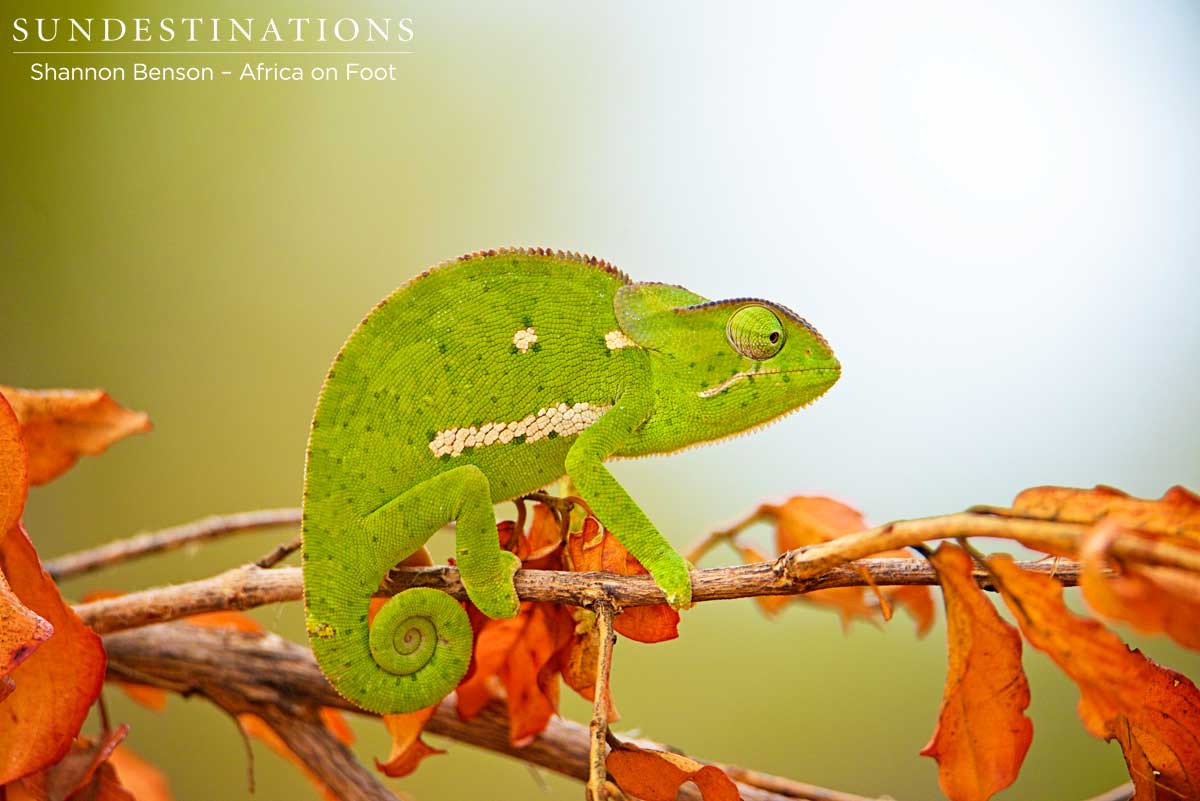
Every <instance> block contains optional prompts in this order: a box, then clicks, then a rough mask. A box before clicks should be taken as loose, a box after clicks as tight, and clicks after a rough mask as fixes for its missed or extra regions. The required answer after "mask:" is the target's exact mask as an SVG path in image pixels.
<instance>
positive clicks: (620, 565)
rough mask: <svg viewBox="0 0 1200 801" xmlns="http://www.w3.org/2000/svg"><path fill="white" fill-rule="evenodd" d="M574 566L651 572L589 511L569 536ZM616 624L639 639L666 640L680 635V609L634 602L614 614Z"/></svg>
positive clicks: (627, 573) (621, 631) (581, 569)
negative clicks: (577, 528) (602, 527)
mask: <svg viewBox="0 0 1200 801" xmlns="http://www.w3.org/2000/svg"><path fill="white" fill-rule="evenodd" d="M567 553H568V555H569V557H570V565H571V569H572V570H574V571H576V572H585V571H588V572H590V571H598V572H605V573H617V574H620V575H622V576H644V575H647V574H648V573H649V571H648V570H646V568H645V567H643V566H642V563H641V562H639V561H638V560H637V559H636V558H634V556H633V554H631V553H629V551H627V550H626V549H625V546H624V545H622V544H621V543H620V542H619V541H618V540H617V538H616V537H614V536H613V535H612V534H610V533H609V532H608V531H602V530H601V528H600V521H598V520H597V519H596V518H594V517H592V516H591V515H588V517H586V518H585V519H584V521H583V526H582V528H581V529H580V530H579V531H574V532H571V535H570V536H569V537H568V538H567ZM613 628H614V629H616V631H617V633H618V634H622V635H624V636H626V637H628V638H629V639H631V640H637V641H638V642H663V641H665V640H673V639H675V638H676V637H678V636H679V613H678V612H676V611H675V610H674V609H672V608H671V607H670V606H668V605H666V604H656V605H655V606H631V607H629V608H628V609H625V610H623V611H622V612H621V614H619V615H617V616H616V617H614V618H613Z"/></svg>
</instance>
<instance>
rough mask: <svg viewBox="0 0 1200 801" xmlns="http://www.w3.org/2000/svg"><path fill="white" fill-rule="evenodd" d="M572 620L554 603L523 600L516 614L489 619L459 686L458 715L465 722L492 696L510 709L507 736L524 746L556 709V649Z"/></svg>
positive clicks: (568, 633) (568, 634) (569, 630)
mask: <svg viewBox="0 0 1200 801" xmlns="http://www.w3.org/2000/svg"><path fill="white" fill-rule="evenodd" d="M573 629H574V624H573V622H572V620H571V616H570V613H569V612H567V611H566V610H565V609H564V608H562V607H561V606H559V605H558V604H536V603H530V602H525V603H522V604H521V611H520V614H518V615H517V617H515V618H508V619H501V620H488V621H487V622H486V623H485V624H484V626H483V629H482V630H481V631H480V632H479V634H478V635H477V636H476V637H475V669H474V671H472V672H471V673H470V674H468V676H467V678H466V679H464V680H463V682H462V683H461V684H459V685H458V689H457V691H456V692H457V698H458V714H459V716H460V717H462V718H463V719H464V720H469V719H470V718H472V717H474V716H475V715H476V714H478V713H479V710H481V709H482V708H483V707H484V706H485V705H486V704H487V703H488V702H489V701H490V700H491V699H492V698H496V697H503V698H504V699H505V703H506V704H507V707H508V718H509V740H510V741H511V742H512V743H513V744H514V745H518V746H519V745H522V744H525V743H527V742H529V741H530V740H531V739H533V737H535V736H536V735H537V734H539V733H540V732H541V731H542V730H543V729H545V728H546V724H547V723H548V722H549V721H550V718H551V717H552V716H553V715H554V714H556V713H557V711H558V672H557V670H558V659H557V658H556V657H557V655H558V652H559V651H560V650H561V649H562V647H563V646H564V645H566V644H567V642H568V641H569V640H570V638H571V636H572V631H573Z"/></svg>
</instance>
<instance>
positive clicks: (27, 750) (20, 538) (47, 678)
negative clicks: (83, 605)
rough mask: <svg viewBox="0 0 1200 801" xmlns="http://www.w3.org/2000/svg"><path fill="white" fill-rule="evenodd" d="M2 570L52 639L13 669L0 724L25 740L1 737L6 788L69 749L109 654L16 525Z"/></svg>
mask: <svg viewBox="0 0 1200 801" xmlns="http://www.w3.org/2000/svg"><path fill="white" fill-rule="evenodd" d="M0 572H2V573H4V575H5V576H6V577H7V578H8V582H9V585H10V586H11V589H12V591H13V593H15V595H16V596H17V598H19V599H20V601H21V603H22V604H24V605H25V606H26V607H28V608H29V609H31V610H33V612H34V613H36V614H37V615H38V616H39V617H41V618H43V619H44V620H46V621H48V622H49V623H50V625H51V626H53V627H54V635H53V636H52V637H50V639H48V640H46V641H45V642H43V643H41V644H40V645H39V646H38V648H37V650H36V651H34V652H33V653H32V654H31V655H30V656H28V658H26V659H25V660H24V661H23V662H22V663H21V664H20V665H18V666H17V667H16V668H14V669H13V670H12V671H11V672H10V673H9V676H11V678H12V679H13V681H14V683H15V685H16V687H15V689H14V690H13V691H12V692H11V693H10V694H9V695H8V697H6V698H5V699H4V700H3V701H0V720H4V721H5V728H8V727H9V726H11V727H12V730H13V731H19V732H20V733H21V736H20V737H0V784H5V783H7V782H10V781H12V780H14V779H16V778H19V777H21V776H26V775H28V774H30V773H33V772H35V771H38V770H41V769H42V768H44V767H46V766H47V765H51V764H53V763H55V762H57V761H58V760H59V759H61V758H62V757H63V756H65V755H66V754H67V752H68V751H69V750H70V749H71V744H72V743H73V742H74V741H75V736H76V735H77V734H78V733H79V727H80V726H81V725H82V724H83V720H84V718H85V717H86V716H87V711H88V708H89V707H90V706H91V705H92V702H93V701H95V700H96V696H98V695H99V694H100V688H101V685H102V683H103V681H104V667H105V656H104V648H103V646H102V645H101V644H100V638H99V637H98V636H96V634H95V633H94V632H93V631H92V630H91V629H89V628H88V627H87V626H85V625H84V624H83V622H82V621H81V620H80V619H79V617H78V616H77V615H76V614H75V612H74V611H73V610H72V609H71V607H70V606H68V605H67V603H66V602H65V601H63V598H62V595H60V594H59V592H58V587H57V586H55V584H54V581H53V580H52V579H51V578H50V576H49V575H48V574H47V573H46V572H45V571H44V570H42V566H41V563H40V562H39V561H38V557H37V552H36V551H34V549H33V543H32V542H30V541H29V537H28V536H27V535H26V534H25V530H24V529H23V528H22V527H21V526H20V525H19V524H18V525H17V526H16V527H15V528H14V530H13V531H10V532H9V534H8V536H7V537H5V538H4V540H3V541H0Z"/></svg>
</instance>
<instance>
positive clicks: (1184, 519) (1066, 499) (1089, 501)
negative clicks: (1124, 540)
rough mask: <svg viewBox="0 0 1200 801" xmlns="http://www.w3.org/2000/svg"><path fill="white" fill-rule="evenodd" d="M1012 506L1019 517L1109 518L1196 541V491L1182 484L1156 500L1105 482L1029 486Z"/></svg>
mask: <svg viewBox="0 0 1200 801" xmlns="http://www.w3.org/2000/svg"><path fill="white" fill-rule="evenodd" d="M1012 509H1013V511H1014V512H1015V513H1017V514H1018V515H1020V516H1021V517H1032V518H1036V519H1039V520H1057V521H1059V522H1063V523H1097V522H1099V521H1100V520H1102V519H1109V520H1112V521H1115V522H1118V523H1121V524H1122V525H1124V526H1125V527H1126V528H1130V529H1137V530H1139V531H1147V532H1151V533H1154V534H1162V535H1166V536H1172V537H1181V538H1184V539H1187V540H1191V541H1193V542H1200V495H1196V493H1194V492H1191V491H1190V490H1187V489H1185V488H1184V487H1178V486H1176V487H1171V488H1170V489H1169V490H1167V491H1166V492H1165V493H1163V496H1162V497H1161V498H1159V499H1157V500H1150V499H1144V498H1134V497H1132V496H1130V495H1127V494H1126V493H1124V492H1122V491H1121V490H1119V489H1115V488H1113V487H1105V486H1097V487H1094V488H1093V489H1090V490H1089V489H1074V488H1072V487H1033V488H1031V489H1027V490H1025V491H1024V492H1022V493H1020V494H1019V495H1017V497H1016V498H1015V499H1014V500H1013V505H1012Z"/></svg>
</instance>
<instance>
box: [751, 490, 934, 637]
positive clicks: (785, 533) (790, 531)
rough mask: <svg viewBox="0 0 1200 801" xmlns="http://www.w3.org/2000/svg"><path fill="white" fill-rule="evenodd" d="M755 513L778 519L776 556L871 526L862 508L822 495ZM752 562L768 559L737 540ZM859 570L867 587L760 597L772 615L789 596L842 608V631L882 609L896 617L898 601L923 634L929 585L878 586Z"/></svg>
mask: <svg viewBox="0 0 1200 801" xmlns="http://www.w3.org/2000/svg"><path fill="white" fill-rule="evenodd" d="M755 516H756V517H757V518H759V519H762V520H767V521H771V522H773V523H774V524H775V547H776V555H778V554H782V553H784V552H786V551H791V550H795V549H797V548H803V547H805V546H807V545H816V544H818V543H822V542H829V541H830V540H834V539H837V538H838V537H843V536H845V535H847V534H853V533H855V532H858V531H862V530H863V529H865V528H867V522H866V520H864V519H863V516H862V513H861V512H859V511H858V510H857V509H854V508H853V507H851V506H847V505H846V504H844V503H842V502H840V501H835V500H833V499H832V498H825V497H822V496H808V495H797V496H794V497H791V498H788V499H787V500H786V501H784V502H783V503H782V504H769V503H765V504H763V505H762V506H760V507H759V508H758V510H757V511H756V512H755ZM736 547H737V548H738V550H739V551H741V553H742V558H743V560H744V561H746V562H747V563H750V562H754V561H766V559H765V557H763V556H762V555H761V554H760V553H759V552H758V551H757V550H755V549H754V548H751V547H748V546H743V545H740V544H738V545H736ZM878 555H879V556H895V557H901V558H902V557H904V556H906V554H904V553H903V552H901V551H887V552H884V553H880V554H878ZM859 573H860V574H861V575H862V577H863V580H864V581H865V582H866V583H867V587H866V588H862V587H836V588H831V589H826V590H817V591H815V592H810V593H805V594H804V595H801V596H776V597H760V598H758V599H757V600H758V603H759V606H760V607H761V608H762V609H763V611H764V612H766V613H767V614H768V615H773V614H776V613H778V611H779V610H780V609H781V608H782V607H783V606H785V605H786V604H787V603H788V602H789V601H790V600H800V601H805V602H808V603H813V604H817V605H819V606H826V607H829V608H831V609H834V610H836V611H837V612H838V614H839V615H840V617H841V620H842V628H843V630H847V631H848V630H849V628H850V625H851V623H853V622H854V621H855V620H858V619H861V620H867V621H872V622H873V621H874V620H875V616H876V615H877V614H882V615H883V617H884V619H885V620H891V617H892V608H891V605H892V603H893V602H895V603H899V604H901V605H903V606H904V607H905V608H906V609H907V610H908V612H909V614H911V615H912V617H913V620H914V621H915V622H916V624H917V634H918V636H923V635H924V634H925V633H926V632H928V631H929V629H930V627H931V626H932V625H933V614H934V612H933V596H932V594H931V593H930V590H929V588H928V587H879V586H876V584H875V582H874V581H873V580H872V577H871V575H870V573H869V572H868V571H867V570H866V569H860V570H859ZM868 593H872V594H874V595H875V597H876V599H877V601H878V605H875V604H871V603H870V602H869V600H868V598H869V596H868Z"/></svg>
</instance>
